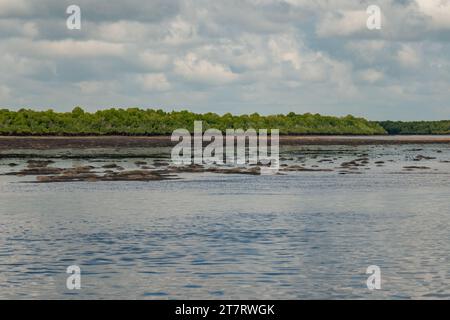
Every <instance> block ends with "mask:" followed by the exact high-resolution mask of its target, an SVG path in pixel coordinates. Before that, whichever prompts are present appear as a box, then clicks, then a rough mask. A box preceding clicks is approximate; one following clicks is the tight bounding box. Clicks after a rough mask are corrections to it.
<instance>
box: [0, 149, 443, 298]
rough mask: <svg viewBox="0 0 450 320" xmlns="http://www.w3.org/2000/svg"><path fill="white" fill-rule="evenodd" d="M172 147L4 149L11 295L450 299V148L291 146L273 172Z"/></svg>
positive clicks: (1, 266)
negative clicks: (371, 277) (375, 285)
mask: <svg viewBox="0 0 450 320" xmlns="http://www.w3.org/2000/svg"><path fill="white" fill-rule="evenodd" d="M169 155H170V147H168V146H151V147H141V146H129V147H120V148H118V147H116V146H113V147H98V146H96V147H92V146H90V147H89V146H86V147H83V148H72V147H71V148H61V147H58V148H39V149H37V148H25V147H20V148H14V149H8V148H1V147H0V203H1V206H0V256H1V263H0V298H19V299H21V298H22V299H29V298H48V299H57V298H67V299H70V298H77V299H78V298H81V299H83V298H98V299H107V298H112V299H115V298H124V299H136V298H137V299H161V298H163V299H165V298H167V299H173V298H186V297H190V298H193V299H195V298H198V299H210V298H215V299H216V298H223V299H228V298H229V299H299V298H303V299H316V298H325V299H327V298H343V299H353V298H356V299H386V298H393V299H419V298H420V299H427V298H438V299H440V298H441V299H448V298H450V280H449V279H450V263H449V262H450V255H449V253H448V252H450V250H449V249H450V247H449V242H448V230H449V224H450V216H449V202H448V195H449V194H450V183H449V181H450V144H449V143H442V142H439V143H417V142H411V143H395V144H390V143H387V144H371V143H369V144H354V143H351V144H330V145H326V144H317V145H313V144H302V145H295V144H294V145H292V144H284V145H282V146H281V149H280V171H279V174H277V175H273V176H264V175H259V172H258V166H246V167H241V168H234V167H227V166H220V167H219V166H198V165H195V166H184V167H181V168H180V167H173V166H172V164H171V161H170V158H169ZM70 265H78V266H80V268H81V270H82V289H81V290H79V291H69V290H67V289H66V286H65V281H66V278H67V274H66V273H65V271H66V268H67V267H68V266H70ZM370 265H377V266H379V267H380V269H381V272H382V289H381V290H375V291H370V290H368V289H367V287H366V280H367V277H368V276H367V275H366V274H365V272H366V268H367V267H368V266H370Z"/></svg>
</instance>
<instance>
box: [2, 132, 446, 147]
mask: <svg viewBox="0 0 450 320" xmlns="http://www.w3.org/2000/svg"><path fill="white" fill-rule="evenodd" d="M439 143H448V144H450V135H445V136H443V135H442V136H433V135H430V136H409V135H408V136H393V135H385V136H280V144H281V145H395V144H439ZM174 144H175V143H174V142H171V141H170V136H149V137H148V136H146V137H143V136H86V137H83V136H77V137H51V136H45V137H44V136H43V137H36V136H0V150H10V149H12V150H13V149H37V150H50V149H61V148H79V149H84V148H141V147H142V148H145V147H170V146H173V145H174Z"/></svg>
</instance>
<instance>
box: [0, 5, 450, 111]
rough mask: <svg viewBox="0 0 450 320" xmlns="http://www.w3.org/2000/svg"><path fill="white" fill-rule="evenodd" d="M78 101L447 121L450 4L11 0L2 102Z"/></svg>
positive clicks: (50, 104) (1, 62) (3, 14)
mask: <svg viewBox="0 0 450 320" xmlns="http://www.w3.org/2000/svg"><path fill="white" fill-rule="evenodd" d="M71 4H76V5H78V6H79V7H80V8H81V14H82V17H81V23H82V24H81V30H69V29H68V28H67V26H66V20H67V17H68V15H67V14H66V9H67V7H68V6H69V5H71ZM369 5H378V6H379V7H380V8H381V10H382V21H381V22H382V26H381V27H382V28H381V30H368V29H367V27H366V20H367V18H368V14H367V13H366V9H367V7H368V6H369ZM75 105H81V106H84V107H85V109H87V110H96V109H99V108H107V107H112V106H116V107H129V106H139V107H143V108H147V107H158V108H162V109H165V110H172V109H189V110H192V111H195V112H208V111H212V112H217V113H225V112H232V113H237V114H239V113H250V112H259V113H262V114H270V113H285V112H290V111H294V112H297V113H304V112H312V113H316V112H317V113H323V114H330V115H346V114H354V115H357V116H364V117H367V118H370V119H373V120H380V119H403V120H411V119H444V118H445V119H449V118H450V0H368V1H364V0H361V1H357V0H315V1H312V0H311V1H306V0H220V1H219V0H208V1H204V0H148V1H141V0H127V1H119V0H97V1H88V0H71V1H65V0H40V1H34V0H0V107H7V108H10V109H18V108H20V107H30V108H35V109H48V108H52V109H54V110H58V111H67V110H71V109H72V108H73V106H75Z"/></svg>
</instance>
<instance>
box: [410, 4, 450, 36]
mask: <svg viewBox="0 0 450 320" xmlns="http://www.w3.org/2000/svg"><path fill="white" fill-rule="evenodd" d="M416 3H417V5H418V6H419V10H420V11H421V12H422V13H423V14H424V15H426V16H428V17H430V18H431V28H433V29H450V1H448V0H416Z"/></svg>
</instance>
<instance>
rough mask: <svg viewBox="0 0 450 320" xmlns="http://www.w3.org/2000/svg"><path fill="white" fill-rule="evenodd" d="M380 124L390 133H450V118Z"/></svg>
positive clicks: (383, 122)
mask: <svg viewBox="0 0 450 320" xmlns="http://www.w3.org/2000/svg"><path fill="white" fill-rule="evenodd" d="M379 124H380V125H381V126H382V127H383V128H384V129H385V130H386V131H387V132H388V133H389V134H450V120H441V121H410V122H403V121H382V122H379Z"/></svg>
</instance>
